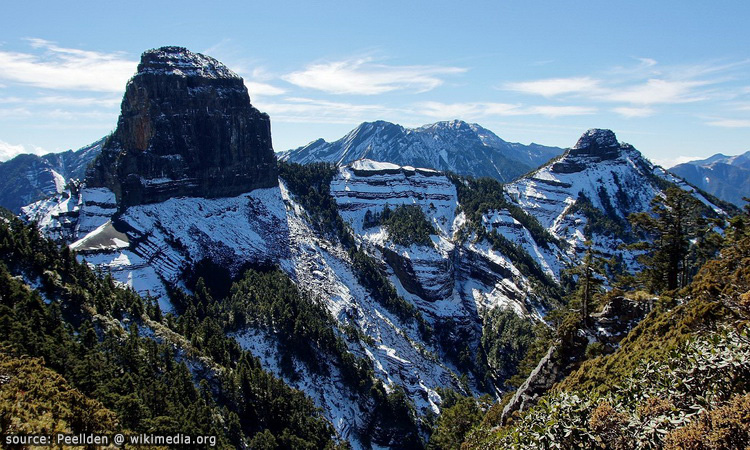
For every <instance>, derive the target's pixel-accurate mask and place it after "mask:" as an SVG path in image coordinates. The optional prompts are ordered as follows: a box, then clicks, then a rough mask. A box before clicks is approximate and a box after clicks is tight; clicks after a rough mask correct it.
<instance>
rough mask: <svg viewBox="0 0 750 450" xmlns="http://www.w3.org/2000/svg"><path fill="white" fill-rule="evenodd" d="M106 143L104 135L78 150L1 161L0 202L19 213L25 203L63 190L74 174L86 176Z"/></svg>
mask: <svg viewBox="0 0 750 450" xmlns="http://www.w3.org/2000/svg"><path fill="white" fill-rule="evenodd" d="M103 143H104V138H102V139H99V140H98V141H96V142H94V143H93V144H89V145H87V146H85V147H83V148H81V149H79V150H76V151H73V150H68V151H67V152H63V153H48V154H46V155H44V156H37V155H31V154H24V155H18V156H16V157H15V158H13V159H11V160H9V161H6V162H3V163H0V206H4V207H5V208H8V209H10V210H11V211H13V212H15V213H18V212H19V211H20V210H21V207H22V206H24V205H28V204H29V203H31V202H34V201H37V200H40V199H42V198H44V197H47V196H50V195H52V194H57V193H60V192H62V191H63V189H64V188H65V184H66V183H67V181H68V180H70V179H71V178H75V179H83V177H84V176H85V174H86V168H87V167H88V165H89V164H90V163H91V161H93V160H94V158H96V156H97V155H98V154H99V152H101V150H102V144H103Z"/></svg>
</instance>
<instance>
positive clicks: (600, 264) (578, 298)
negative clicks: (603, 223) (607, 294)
mask: <svg viewBox="0 0 750 450" xmlns="http://www.w3.org/2000/svg"><path fill="white" fill-rule="evenodd" d="M585 245H586V253H585V254H584V256H583V260H581V264H579V265H578V266H576V267H572V268H570V269H568V273H569V274H570V275H574V276H577V282H576V287H575V291H574V292H573V300H572V303H573V304H576V303H580V313H581V321H582V322H583V324H584V325H588V322H589V316H590V315H591V309H592V307H593V304H594V296H595V295H597V294H598V293H599V292H600V291H601V288H602V284H603V282H604V279H605V278H606V270H605V261H604V259H603V258H602V257H601V254H600V253H599V252H597V251H596V250H594V248H593V244H592V242H591V241H586V242H585ZM571 306H573V305H571Z"/></svg>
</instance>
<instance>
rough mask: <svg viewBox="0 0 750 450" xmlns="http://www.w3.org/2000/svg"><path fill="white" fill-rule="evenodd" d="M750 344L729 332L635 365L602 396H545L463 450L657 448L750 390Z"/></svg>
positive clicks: (476, 436)
mask: <svg viewBox="0 0 750 450" xmlns="http://www.w3.org/2000/svg"><path fill="white" fill-rule="evenodd" d="M749 344H750V338H749V337H748V335H747V333H746V332H742V333H738V332H736V331H734V330H731V329H730V330H724V331H722V332H719V333H714V334H711V335H709V336H706V337H704V338H702V339H696V340H693V341H691V342H690V343H689V344H687V345H685V346H683V347H681V348H679V349H677V350H676V351H674V352H673V353H672V354H670V355H669V358H668V359H667V360H666V361H663V362H654V361H649V362H644V363H643V364H641V365H639V366H636V368H635V370H634V371H633V373H632V374H631V376H629V377H628V378H626V379H625V380H624V382H623V383H622V384H621V385H619V386H618V387H616V388H615V389H613V390H612V391H610V392H607V393H606V394H604V395H597V394H592V393H588V392H587V391H578V392H586V393H571V392H566V391H562V392H558V393H556V394H554V395H548V396H545V397H544V398H543V399H542V400H541V401H540V402H539V403H538V404H537V406H535V407H534V408H532V409H531V410H530V411H529V412H527V413H526V414H524V415H523V416H522V417H521V418H520V419H519V420H518V421H517V422H516V423H514V424H513V425H512V426H509V427H506V428H504V429H502V430H500V431H499V432H497V433H493V432H488V430H478V431H477V432H475V433H474V434H473V435H472V436H470V437H469V438H468V439H467V442H466V444H465V445H466V446H467V447H468V448H477V447H486V446H491V447H495V448H519V449H526V448H528V449H534V448H654V447H658V446H659V445H661V444H662V443H663V440H664V437H665V436H666V435H667V434H668V433H670V432H672V433H673V435H674V430H678V429H680V428H682V427H685V426H686V425H690V424H691V423H693V421H694V420H695V419H696V418H697V417H699V416H700V415H701V413H702V412H703V411H714V410H718V409H720V408H722V407H724V405H727V404H728V403H729V402H730V401H732V399H733V398H735V397H734V396H735V395H737V394H744V393H746V392H747V389H748V388H749V387H750V385H749V382H748V380H750V345H749ZM735 420H737V419H735ZM740 420H741V419H740ZM745 427H747V425H745ZM744 436H747V432H745V434H744Z"/></svg>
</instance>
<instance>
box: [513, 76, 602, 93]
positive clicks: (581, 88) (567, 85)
mask: <svg viewBox="0 0 750 450" xmlns="http://www.w3.org/2000/svg"><path fill="white" fill-rule="evenodd" d="M599 83H600V82H599V80H596V79H593V78H590V77H574V78H549V79H545V80H535V81H522V82H519V83H506V84H505V85H504V88H505V89H507V90H511V91H517V92H522V93H524V94H533V95H541V96H544V97H554V96H557V95H561V94H572V93H586V92H589V91H592V90H596V89H598V88H599Z"/></svg>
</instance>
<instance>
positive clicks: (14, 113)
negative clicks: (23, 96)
mask: <svg viewBox="0 0 750 450" xmlns="http://www.w3.org/2000/svg"><path fill="white" fill-rule="evenodd" d="M30 116H31V111H29V110H28V109H26V108H0V118H3V119H20V118H23V117H30Z"/></svg>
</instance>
